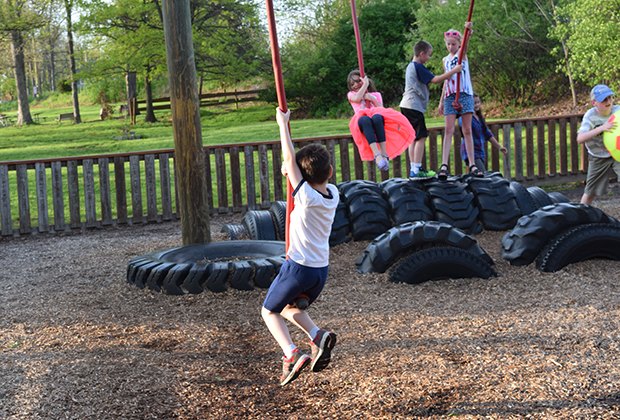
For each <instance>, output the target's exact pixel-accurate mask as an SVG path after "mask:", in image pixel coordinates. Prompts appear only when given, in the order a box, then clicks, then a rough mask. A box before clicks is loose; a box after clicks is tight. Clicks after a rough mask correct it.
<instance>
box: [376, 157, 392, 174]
mask: <svg viewBox="0 0 620 420" xmlns="http://www.w3.org/2000/svg"><path fill="white" fill-rule="evenodd" d="M375 163H376V164H377V168H379V170H380V171H384V172H385V171H387V170H389V169H390V162H389V160H388V158H387V156H382V155H377V156H375Z"/></svg>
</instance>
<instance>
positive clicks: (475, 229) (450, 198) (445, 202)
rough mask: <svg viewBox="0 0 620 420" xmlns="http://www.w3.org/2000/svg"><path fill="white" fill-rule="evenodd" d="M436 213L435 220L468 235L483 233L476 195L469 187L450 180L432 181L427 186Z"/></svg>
mask: <svg viewBox="0 0 620 420" xmlns="http://www.w3.org/2000/svg"><path fill="white" fill-rule="evenodd" d="M426 192H427V193H428V195H429V197H430V201H431V206H432V207H433V210H434V213H435V220H437V221H438V222H444V223H448V224H450V225H452V226H454V227H457V228H459V229H461V230H463V231H465V232H466V233H470V234H476V233H480V232H482V224H481V223H480V220H479V219H478V217H479V215H480V211H479V210H478V208H477V207H476V205H475V203H474V194H473V193H471V192H470V191H468V190H467V186H466V185H465V184H464V183H462V182H460V181H458V180H454V179H451V178H449V179H448V181H432V182H429V183H427V184H426Z"/></svg>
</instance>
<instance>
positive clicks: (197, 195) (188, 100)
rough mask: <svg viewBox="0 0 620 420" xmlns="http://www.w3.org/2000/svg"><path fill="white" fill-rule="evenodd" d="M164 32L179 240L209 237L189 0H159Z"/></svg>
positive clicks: (186, 240)
mask: <svg viewBox="0 0 620 420" xmlns="http://www.w3.org/2000/svg"><path fill="white" fill-rule="evenodd" d="M162 4H163V18H164V19H163V20H164V36H165V39H166V56H167V61H168V80H169V83H170V108H171V109H172V127H173V133H174V162H175V165H174V170H175V173H176V180H177V183H176V185H177V189H178V196H179V214H180V218H181V230H182V235H183V244H184V245H189V244H193V243H205V242H210V241H211V230H210V226H209V203H208V200H207V186H206V185H207V184H206V182H207V175H208V176H209V178H210V174H207V173H206V170H205V154H204V150H203V148H202V132H201V126H200V101H199V98H198V84H197V79H196V64H195V62H194V46H193V43H192V25H191V19H190V8H189V0H164V1H163V3H162Z"/></svg>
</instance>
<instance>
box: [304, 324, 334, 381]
mask: <svg viewBox="0 0 620 420" xmlns="http://www.w3.org/2000/svg"><path fill="white" fill-rule="evenodd" d="M335 345H336V334H334V333H333V332H330V331H325V330H319V332H317V333H316V337H314V340H312V341H311V342H310V348H311V349H312V364H311V365H310V368H311V370H312V371H313V372H320V371H322V370H323V369H325V368H326V367H327V365H329V362H330V361H331V358H332V349H333V348H334V346H335Z"/></svg>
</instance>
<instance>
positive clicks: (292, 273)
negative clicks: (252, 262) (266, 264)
mask: <svg viewBox="0 0 620 420" xmlns="http://www.w3.org/2000/svg"><path fill="white" fill-rule="evenodd" d="M327 271H328V267H320V268H314V267H306V266H303V265H301V264H297V263H296V262H295V261H293V260H290V259H288V260H286V261H285V262H284V264H282V267H281V268H280V272H279V273H278V275H277V276H276V278H275V279H274V280H273V282H272V283H271V286H270V287H269V290H268V291H267V296H266V297H265V301H264V302H263V307H265V308H266V309H268V310H270V311H271V312H276V313H280V312H282V310H283V309H284V307H285V306H286V305H288V304H291V303H293V301H294V300H295V298H297V297H298V296H299V295H300V294H305V295H306V296H308V302H310V304H312V302H314V301H315V300H316V298H318V297H319V295H320V294H321V291H322V290H323V287H324V286H325V282H326V281H327Z"/></svg>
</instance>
